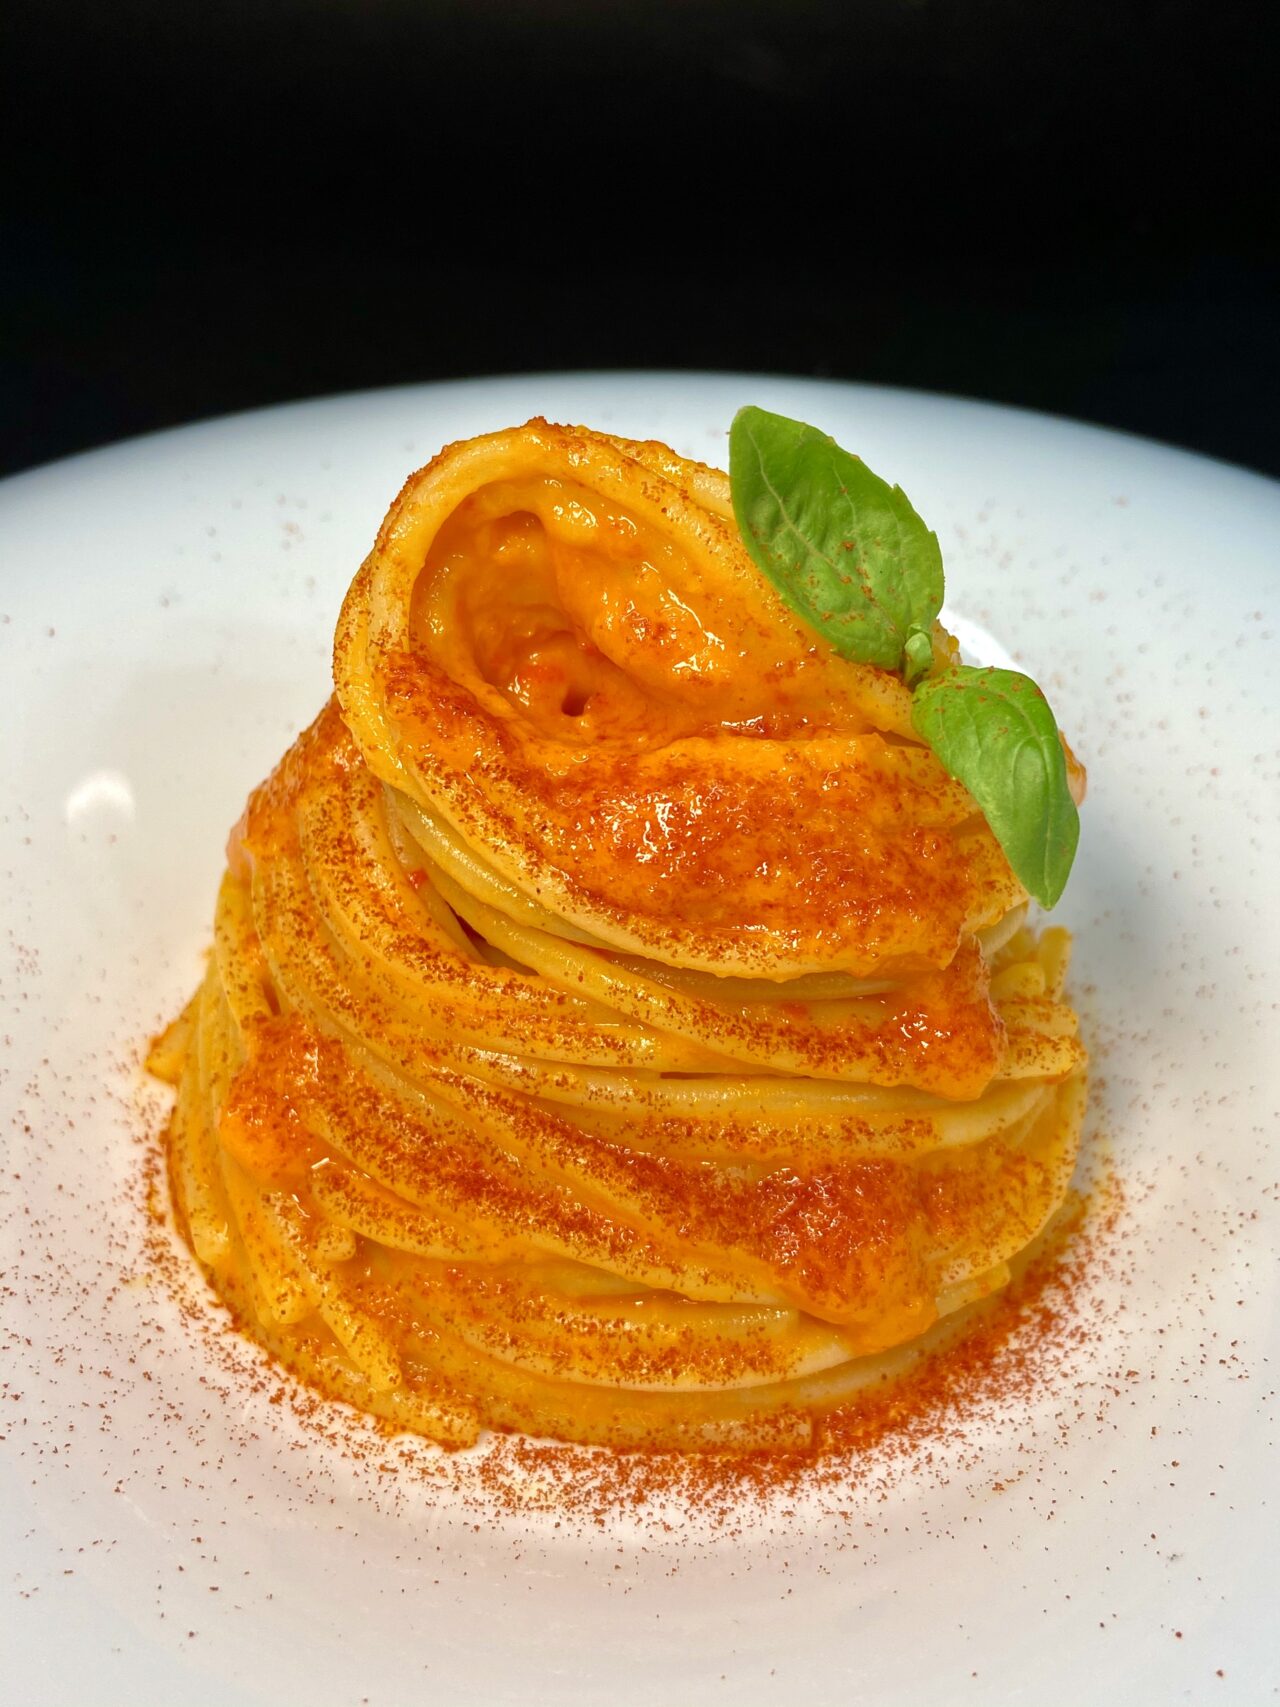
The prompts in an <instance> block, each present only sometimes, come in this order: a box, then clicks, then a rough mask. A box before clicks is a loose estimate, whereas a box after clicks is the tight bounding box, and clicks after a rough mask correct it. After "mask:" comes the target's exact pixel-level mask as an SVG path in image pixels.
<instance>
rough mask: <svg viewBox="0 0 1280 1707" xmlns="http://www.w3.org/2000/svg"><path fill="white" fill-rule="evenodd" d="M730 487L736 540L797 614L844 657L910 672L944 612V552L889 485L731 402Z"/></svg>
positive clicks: (777, 418) (788, 425) (764, 413)
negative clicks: (907, 654)
mask: <svg viewBox="0 0 1280 1707" xmlns="http://www.w3.org/2000/svg"><path fill="white" fill-rule="evenodd" d="M729 483H730V490H731V492H732V496H733V513H734V516H735V517H736V518H737V523H738V528H739V531H740V532H741V534H742V538H743V543H744V544H745V545H746V548H747V550H748V551H749V552H750V554H751V556H752V558H753V560H754V561H755V563H756V564H757V566H758V567H759V568H760V569H761V570H763V572H764V574H765V575H766V576H767V577H768V579H769V580H770V581H771V582H772V583H773V585H774V586H775V587H776V588H777V590H778V592H779V593H780V594H781V595H782V597H783V598H784V599H785V600H786V602H787V604H788V605H790V606H791V608H792V610H794V611H795V612H796V614H797V615H798V616H800V617H802V618H803V619H804V621H805V622H807V623H808V624H809V625H810V627H812V628H816V629H817V631H818V633H819V634H821V635H822V636H823V637H824V638H825V639H826V640H829V641H830V642H831V644H832V645H833V646H834V647H835V649H836V651H837V652H838V653H839V654H840V656H841V657H842V658H851V659H854V660H855V661H856V662H858V663H860V664H878V665H879V666H880V667H881V668H882V669H885V670H896V669H898V668H899V667H900V666H901V664H902V659H903V652H904V651H905V650H906V648H907V646H908V643H909V642H910V643H912V645H913V650H912V653H911V660H910V666H911V670H912V673H913V675H914V674H919V672H920V670H921V669H922V668H923V667H925V661H926V657H927V655H925V654H924V649H923V647H922V646H921V643H920V640H919V638H917V637H919V636H923V637H925V638H926V639H927V638H928V635H929V632H930V630H931V628H932V626H933V620H934V618H935V617H936V616H937V614H938V612H939V611H940V610H941V608H942V553H941V551H940V550H939V548H938V541H937V537H936V535H934V534H932V533H931V532H930V531H929V529H928V528H927V527H926V526H925V525H924V523H923V522H922V521H921V520H920V517H919V516H918V515H917V514H916V512H915V511H914V510H913V509H912V507H911V504H910V502H909V500H908V498H907V496H906V493H905V492H903V490H902V489H901V487H899V486H890V485H888V484H887V483H886V482H885V481H883V480H881V478H880V476H879V475H878V474H873V473H872V472H871V470H870V469H869V468H868V467H867V465H866V464H865V463H864V462H862V461H860V460H859V458H857V457H856V456H850V455H849V453H848V451H845V450H841V449H840V446H839V445H838V444H837V443H836V442H835V440H834V439H832V438H828V436H827V435H826V434H825V433H820V432H819V431H818V430H817V428H816V427H807V426H805V424H804V422H803V421H792V420H789V419H788V418H787V417H786V416H785V415H772V414H770V413H769V411H768V410H767V409H756V408H753V407H748V408H746V409H739V411H738V413H737V414H736V415H735V416H734V418H733V425H732V427H731V428H730V429H729Z"/></svg>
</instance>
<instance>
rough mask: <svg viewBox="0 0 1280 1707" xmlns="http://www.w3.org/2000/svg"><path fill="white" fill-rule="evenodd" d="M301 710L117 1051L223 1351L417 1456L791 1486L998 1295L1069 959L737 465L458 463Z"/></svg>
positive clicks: (609, 448) (1034, 1214) (1074, 1107)
mask: <svg viewBox="0 0 1280 1707" xmlns="http://www.w3.org/2000/svg"><path fill="white" fill-rule="evenodd" d="M935 645H936V646H937V647H939V648H949V647H950V645H951V642H950V641H949V639H948V637H947V636H945V635H944V634H943V633H942V631H941V630H939V631H938V632H937V636H936V639H935ZM334 673H335V684H336V690H337V691H336V696H335V698H334V699H333V700H331V701H330V702H329V704H328V705H327V706H326V707H325V708H324V710H323V711H322V712H321V713H320V716H319V717H318V719H317V720H316V722H315V723H314V724H313V725H312V726H311V727H310V728H309V729H308V730H307V731H306V732H305V733H304V734H303V735H302V736H301V737H300V738H299V739H298V741H297V742H296V743H295V745H294V746H293V748H292V749H291V750H290V751H289V752H288V753H287V754H286V755H285V757H284V759H283V760H282V762H281V764H280V766H279V768H278V769H277V770H276V772H275V773H274V775H273V776H272V777H271V778H270V779H269V780H268V781H267V782H266V783H264V784H263V785H262V787H260V788H259V789H258V790H257V792H256V793H255V794H254V795H253V796H252V798H251V800H250V802H249V806H248V808H247V811H246V813H245V816H244V818H243V819H242V821H241V823H240V824H239V825H238V826H237V828H236V830H235V832H234V833H233V835H232V838H231V843H230V850H229V865H228V870H227V873H226V876H225V878H224V880H223V883H222V888H221V893H220V895H219V898H218V903H217V915H216V925H215V933H216V947H215V952H214V954H213V956H212V957H211V960H210V963H209V967H208V972H207V975H206V977H205V979H204V982H203V984H202V986H201V987H200V989H199V991H198V992H197V994H196V996H195V997H194V999H193V1000H192V1002H191V1004H190V1005H189V1007H188V1008H187V1009H186V1011H185V1012H184V1014H183V1015H182V1016H181V1018H180V1019H179V1020H178V1021H177V1022H175V1024H174V1025H173V1026H172V1027H171V1028H170V1029H169V1031H168V1032H167V1033H165V1034H164V1036H163V1037H162V1038H161V1039H159V1040H158V1042H157V1044H156V1046H155V1048H154V1051H153V1056H152V1065H153V1067H154V1069H155V1070H156V1071H157V1072H159V1073H160V1074H161V1075H162V1076H164V1077H166V1078H168V1079H170V1080H172V1081H173V1082H174V1083H175V1084H176V1085H177V1087H178V1095H177V1101H176V1105H175V1110H174V1114H173V1118H172V1124H171V1128H170V1133H169V1160H170V1173H171V1179H172V1186H173V1194H174V1199H175V1203H176V1206H177V1212H178V1217H179V1221H180V1224H181V1226H182V1228H183V1230H184V1232H185V1233H186V1235H187V1237H188V1238H189V1241H190V1244H191V1246H192V1249H193V1250H194V1252H195V1254H196V1256H197V1258H198V1259H199V1261H200V1263H201V1265H202V1266H203V1268H204V1270H205V1272H206V1274H207V1275H208V1277H209V1278H210V1280H211V1282H212V1284H213V1286H214V1287H215V1288H216V1289H217V1291H218V1293H219V1294H220V1295H221V1297H222V1298H223V1299H224V1300H225V1301H226V1302H227V1303H228V1304H229V1305H230V1306H231V1308H232V1310H233V1312H234V1313H235V1316H236V1318H237V1320H238V1322H239V1323H240V1324H241V1325H242V1326H243V1328H244V1329H245V1331H246V1332H248V1333H249V1334H251V1335H252V1336H253V1337H254V1338H256V1339H257V1340H259V1341H260V1342H261V1343H262V1344H263V1345H264V1346H266V1347H267V1348H269V1350H270V1351H271V1352H273V1353H274V1354H275V1355H276V1356H277V1357H278V1358H279V1359H280V1360H281V1361H282V1362H283V1363H285V1364H286V1365H288V1367H289V1368H291V1369H292V1370H294V1371H295V1372H296V1373H297V1374H298V1375H300V1376H301V1377H302V1378H303V1379H304V1380H305V1381H307V1382H309V1383H311V1384H312V1385H313V1386H315V1387H318V1388H319V1389H321V1390H322V1391H323V1392H324V1393H326V1394H329V1395H331V1396H338V1397H341V1398H344V1399H347V1400H349V1401H350V1402H351V1403H353V1404H355V1405H357V1406H359V1407H360V1408H361V1409H363V1410H365V1411H369V1412H373V1413H375V1414H376V1415H378V1416H379V1417H382V1418H385V1419H387V1420H388V1421H389V1422H390V1423H392V1424H393V1425H397V1426H400V1427H403V1428H407V1429H414V1430H418V1431H420V1432H421V1433H423V1434H425V1435H428V1436H430V1437H432V1438H433V1439H435V1440H437V1441H440V1442H442V1443H445V1444H451V1445H465V1444H467V1443H469V1442H471V1441H473V1440H474V1439H475V1438H476V1437H477V1435H478V1434H479V1432H480V1431H481V1430H482V1429H484V1428H486V1427H490V1428H498V1429H521V1430H526V1431H529V1432H531V1433H534V1434H539V1435H549V1436H556V1437H560V1438H562V1439H568V1440H574V1441H584V1442H596V1443H601V1444H608V1445H613V1446H623V1447H629V1446H659V1447H678V1448H682V1449H697V1448H708V1447H726V1446H731V1447H738V1446H741V1447H752V1446H778V1445H785V1446H795V1447H801V1448H803V1447H805V1446H806V1445H808V1444H809V1443H810V1442H812V1441H814V1440H815V1439H816V1438H817V1437H818V1436H819V1434H820V1431H821V1418H822V1417H823V1415H824V1414H825V1413H827V1412H829V1411H830V1410H831V1409H832V1408H833V1407H837V1406H839V1405H841V1404H842V1403H844V1402H845V1401H847V1400H849V1399H850V1398H851V1397H852V1396H854V1395H856V1394H857V1393H858V1391H859V1390H860V1388H862V1387H864V1386H865V1384H866V1383H868V1382H881V1381H882V1380H883V1379H885V1378H886V1376H887V1375H889V1374H891V1373H892V1372H893V1371H894V1370H895V1369H898V1368H901V1367H902V1366H903V1365H904V1363H905V1362H906V1361H908V1360H909V1359H910V1358H911V1357H912V1356H914V1355H916V1348H918V1347H919V1346H920V1345H929V1344H931V1343H933V1342H934V1341H935V1340H936V1338H937V1335H938V1333H940V1332H942V1331H943V1330H941V1329H935V1327H934V1325H935V1324H937V1323H939V1322H941V1321H942V1319H943V1318H953V1319H955V1312H957V1311H959V1310H961V1308H962V1307H963V1306H965V1305H967V1304H970V1303H972V1302H973V1301H975V1300H977V1299H980V1298H982V1297H985V1296H987V1295H989V1294H991V1293H992V1292H993V1291H995V1290H996V1289H998V1288H999V1287H1001V1286H1002V1285H1003V1284H1004V1283H1005V1282H1006V1280H1007V1279H1008V1277H1009V1273H1010V1267H1009V1265H1010V1264H1011V1262H1014V1261H1016V1259H1017V1257H1018V1255H1019V1253H1020V1252H1022V1251H1023V1250H1024V1249H1025V1247H1027V1246H1028V1244H1029V1243H1030V1242H1031V1241H1032V1240H1034V1239H1035V1238H1036V1237H1037V1235H1038V1234H1039V1233H1040V1232H1041V1230H1042V1229H1043V1228H1044V1227H1045V1226H1046V1224H1047V1223H1048V1222H1049V1220H1050V1218H1051V1217H1052V1216H1053V1215H1054V1213H1055V1211H1056V1210H1057V1209H1058V1208H1059V1206H1060V1205H1061V1203H1062V1200H1063V1198H1064V1194H1065V1193H1066V1191H1067V1187H1068V1182H1069V1179H1070V1176H1071V1173H1072V1170H1073V1166H1074V1162H1075V1156H1076V1149H1077V1142H1078V1136H1079V1130H1080V1121H1081V1115H1082V1110H1083V1102H1084V1089H1085V1079H1084V1067H1085V1056H1084V1052H1083V1049H1082V1047H1081V1045H1080V1043H1079V1041H1078V1040H1077V1038H1076V1022H1075V1016H1074V1015H1073V1013H1072V1011H1071V1009H1070V1007H1069V1006H1067V1005H1066V1004H1065V1002H1064V1000H1063V995H1062V984H1063V976H1064V973H1065V970H1066V961H1067V952H1068V939H1067V937H1066V934H1065V933H1064V932H1063V931H1061V930H1046V931H1045V932H1044V933H1043V934H1042V935H1040V936H1039V937H1038V938H1037V937H1035V936H1034V935H1033V934H1032V933H1031V932H1030V931H1029V930H1028V929H1027V927H1026V926H1025V924H1024V922H1023V921H1024V913H1025V900H1026V898H1025V895H1024V893H1023V891H1022V890H1021V889H1020V887H1019V885H1018V883H1017V881H1016V879H1015V878H1014V877H1013V876H1012V874H1011V872H1010V870H1009V867H1008V865H1007V864H1006V862H1005V860H1004V857H1003V855H1002V854H1001V852H1000V849H999V847H998V845H997V844H996V842H995V841H994V839H993V837H992V836H991V834H990V832H989V830H988V829H987V827H986V824H985V822H984V820H983V819H982V818H981V816H980V815H979V814H978V813H977V811H976V810H975V808H974V805H973V802H972V800H971V799H970V797H969V796H968V795H967V794H966V793H965V792H964V790H963V789H961V788H960V787H959V786H958V785H957V784H956V783H954V782H952V781H950V780H949V779H948V778H947V777H946V775H945V774H944V773H943V771H942V769H941V768H940V766H939V765H938V763H937V761H936V760H935V758H934V757H933V755H932V754H931V753H930V752H929V751H928V750H927V749H926V748H925V747H923V746H922V745H921V744H920V743H919V742H918V740H917V739H916V738H915V737H914V736H913V734H912V730H911V724H910V715H909V702H908V696H907V693H906V690H905V689H904V688H903V686H902V684H901V682H900V681H899V680H898V679H896V678H895V677H893V676H891V675H889V674H887V673H885V672H883V671H880V670H876V669H872V668H870V667H867V666H859V665H852V664H849V663H846V662H843V661H841V660H840V659H839V658H837V657H836V656H835V655H834V653H833V652H832V651H831V650H830V649H829V647H828V646H827V645H826V643H825V642H824V641H822V640H821V639H819V638H817V637H816V636H815V635H814V634H813V633H811V632H810V631H809V630H808V629H806V628H804V627H803V626H802V625H801V624H800V623H799V622H798V620H797V619H796V618H795V617H793V616H792V615H791V614H790V613H789V612H788V611H787V609H786V608H785V606H783V604H782V603H781V601H780V600H779V599H778V598H777V596H776V595H775V594H774V592H773V591H772V589H771V588H770V587H769V585H768V584H767V583H766V582H765V581H764V580H763V578H762V577H761V576H760V575H759V574H758V573H757V571H756V570H755V569H754V567H753V565H752V564H751V562H750V560H749V558H748V557H747V555H746V553H745V551H744V548H743V546H742V543H741V540H740V539H739V537H738V535H737V532H736V529H735V527H734V524H733V520H732V512H731V510H730V506H729V496H728V483H727V480H726V478H725V476H723V475H722V474H719V473H717V472H715V471H713V470H711V469H708V468H704V467H702V466H701V465H698V464H694V463H689V462H685V461H682V460H681V459H679V458H677V457H676V456H675V455H674V453H672V452H671V451H669V450H667V449H665V448H664V447H663V446H661V445H657V444H640V443H632V442H627V441H622V440H618V439H613V438H609V437H606V436H602V435H600V434H597V433H592V432H588V431H585V430H582V429H577V428H561V427H552V426H549V425H547V423H545V422H542V421H534V422H531V423H530V424H529V425H527V426H525V427H522V428H519V429H515V430H512V431H508V432H502V433H497V434H494V435H492V436H489V437H484V438H479V439H474V440H471V441H469V442H466V443H463V444H458V445H454V446H452V447H450V448H449V449H447V450H445V451H444V452H443V453H442V454H441V455H440V456H439V457H437V458H436V460H435V461H434V462H433V463H431V464H430V465H429V466H428V467H427V468H425V469H423V470H422V471H421V472H420V473H418V474H416V475H414V476H413V477H412V478H411V479H410V481H409V482H408V484H407V485H406V486H405V488H404V490H403V492H402V493H401V494H400V496H399V498H398V499H397V501H396V503H395V504H394V505H393V507H392V509H391V512H390V514H389V515H388V517H387V519H386V521H385V523H384V524H383V527H382V530H381V532H380V534H379V536H378V539H377V543H376V545H375V547H374V549H373V551H372V553H371V555H370V556H369V558H368V559H367V561H366V562H365V563H364V565H363V567H362V568H361V569H360V571H359V573H358V574H357V576H356V578H355V581H354V582H353V584H352V586H351V589H350V592H349V594H348V596H347V599H346V602H345V604H344V607H343V610H342V616H341V620H340V622H339V626H338V632H337V641H336V648H335V661H334ZM930 1330H934V1331H933V1333H932V1334H931V1333H930ZM922 1336H923V1337H922Z"/></svg>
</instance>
